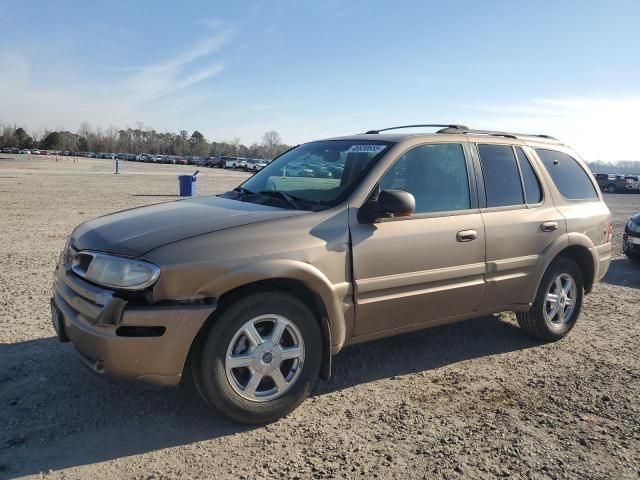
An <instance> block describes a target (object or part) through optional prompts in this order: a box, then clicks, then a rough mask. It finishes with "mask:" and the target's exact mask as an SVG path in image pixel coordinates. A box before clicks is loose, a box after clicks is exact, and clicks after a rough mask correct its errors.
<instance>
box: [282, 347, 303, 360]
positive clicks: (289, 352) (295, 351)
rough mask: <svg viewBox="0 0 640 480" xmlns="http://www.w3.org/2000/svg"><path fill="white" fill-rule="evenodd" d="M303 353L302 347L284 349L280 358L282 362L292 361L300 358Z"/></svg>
mask: <svg viewBox="0 0 640 480" xmlns="http://www.w3.org/2000/svg"><path fill="white" fill-rule="evenodd" d="M302 353H303V349H302V348H301V347H288V348H283V349H282V353H281V354H280V358H281V359H282V360H291V359H292V358H300V356H301V355H302Z"/></svg>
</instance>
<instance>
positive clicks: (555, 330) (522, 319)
mask: <svg viewBox="0 0 640 480" xmlns="http://www.w3.org/2000/svg"><path fill="white" fill-rule="evenodd" d="M583 296H584V278H583V276H582V271H581V270H580V268H579V267H578V265H577V264H576V263H575V262H574V261H573V260H571V259H569V258H565V257H558V258H556V259H555V260H554V261H553V262H551V265H549V267H548V268H547V271H546V272H545V274H544V275H543V277H542V281H541V282H540V286H539V287H538V292H537V293H536V299H535V301H534V302H533V305H532V306H531V309H530V310H529V311H528V312H518V313H516V318H517V319H518V324H519V325H520V328H522V329H523V330H524V331H525V332H526V333H527V334H528V335H530V336H532V337H534V338H537V339H539V340H544V341H547V342H555V341H557V340H560V339H561V338H563V337H564V336H565V335H567V334H568V333H569V332H570V331H571V329H572V328H573V327H574V325H575V324H576V322H577V320H578V317H579V316H580V311H581V310H582V299H583Z"/></svg>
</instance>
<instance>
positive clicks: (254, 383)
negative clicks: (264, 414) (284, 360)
mask: <svg viewBox="0 0 640 480" xmlns="http://www.w3.org/2000/svg"><path fill="white" fill-rule="evenodd" d="M252 373H253V375H252V376H251V378H250V379H249V383H247V386H246V387H244V391H245V392H246V394H247V395H248V396H249V397H253V398H255V396H256V390H257V389H258V386H259V385H260V382H261V381H262V374H261V373H260V372H256V371H253V372H252Z"/></svg>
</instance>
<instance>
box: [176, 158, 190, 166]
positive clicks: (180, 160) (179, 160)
mask: <svg viewBox="0 0 640 480" xmlns="http://www.w3.org/2000/svg"><path fill="white" fill-rule="evenodd" d="M176 165H189V162H188V161H187V159H186V158H177V159H176Z"/></svg>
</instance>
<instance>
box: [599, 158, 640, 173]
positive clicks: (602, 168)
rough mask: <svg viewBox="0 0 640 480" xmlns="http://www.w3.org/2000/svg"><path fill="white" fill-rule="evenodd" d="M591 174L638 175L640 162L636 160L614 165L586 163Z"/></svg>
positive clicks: (619, 162)
mask: <svg viewBox="0 0 640 480" xmlns="http://www.w3.org/2000/svg"><path fill="white" fill-rule="evenodd" d="M587 165H589V168H590V169H591V171H592V172H593V173H630V174H640V161H636V160H620V161H618V162H616V163H611V162H602V161H597V162H587Z"/></svg>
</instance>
